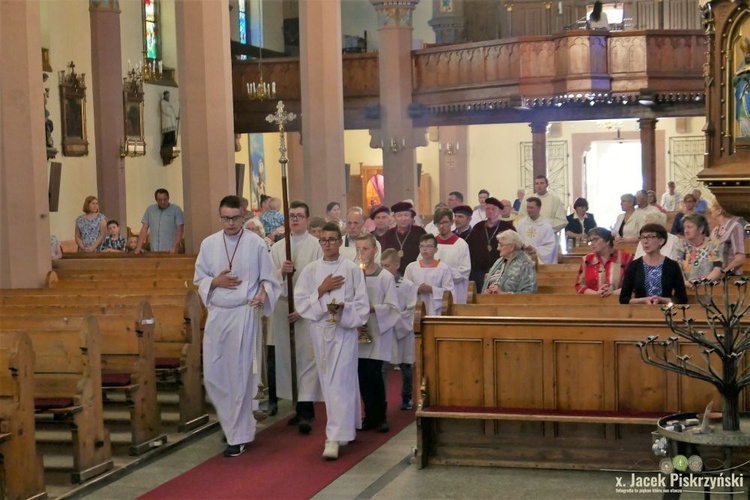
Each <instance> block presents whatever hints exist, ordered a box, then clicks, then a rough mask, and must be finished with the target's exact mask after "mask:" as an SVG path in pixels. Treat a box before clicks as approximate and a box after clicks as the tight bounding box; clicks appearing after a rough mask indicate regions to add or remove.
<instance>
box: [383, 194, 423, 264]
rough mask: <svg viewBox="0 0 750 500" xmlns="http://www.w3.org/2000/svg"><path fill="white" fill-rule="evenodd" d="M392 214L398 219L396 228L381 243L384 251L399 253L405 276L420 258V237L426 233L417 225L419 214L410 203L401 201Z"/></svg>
mask: <svg viewBox="0 0 750 500" xmlns="http://www.w3.org/2000/svg"><path fill="white" fill-rule="evenodd" d="M391 212H393V214H394V216H395V217H396V227H394V228H391V229H389V230H388V232H387V233H385V235H384V236H383V237H382V238H381V239H380V241H381V242H382V244H383V249H384V250H385V249H386V248H393V249H395V250H396V251H397V252H398V256H399V257H401V267H400V268H399V272H400V273H401V274H403V273H404V272H405V271H406V266H408V265H409V264H410V263H412V262H414V261H415V260H417V257H419V237H420V236H422V235H423V234H425V232H426V231H425V230H424V228H421V227H419V226H417V225H416V224H415V222H414V218H415V217H416V215H417V212H415V211H414V206H413V205H412V204H411V203H410V202H408V201H400V202H398V203H396V204H394V205H393V206H392V207H391Z"/></svg>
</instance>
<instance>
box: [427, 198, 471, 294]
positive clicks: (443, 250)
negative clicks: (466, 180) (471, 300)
mask: <svg viewBox="0 0 750 500" xmlns="http://www.w3.org/2000/svg"><path fill="white" fill-rule="evenodd" d="M432 219H433V222H434V223H435V226H436V227H437V230H438V234H437V235H436V236H435V241H437V253H436V254H435V258H436V259H438V260H439V261H440V262H443V263H444V264H445V265H446V266H448V268H450V270H451V275H452V276H453V300H454V302H455V303H456V304H466V296H467V295H468V290H469V273H471V257H470V256H469V245H468V244H467V243H466V241H464V240H463V239H462V238H459V237H458V235H457V234H456V233H454V232H453V231H452V230H451V225H452V224H453V211H452V210H451V209H450V208H438V209H437V210H435V216H434V217H433V218H432Z"/></svg>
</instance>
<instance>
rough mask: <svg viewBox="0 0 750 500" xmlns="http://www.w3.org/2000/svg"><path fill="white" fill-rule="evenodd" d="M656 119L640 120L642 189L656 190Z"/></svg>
mask: <svg viewBox="0 0 750 500" xmlns="http://www.w3.org/2000/svg"><path fill="white" fill-rule="evenodd" d="M657 121H658V120H657V119H656V118H641V119H640V120H638V125H639V126H640V129H641V168H642V169H643V189H646V190H648V189H654V190H655V189H656V122H657Z"/></svg>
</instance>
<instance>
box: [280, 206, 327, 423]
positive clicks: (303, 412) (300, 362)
mask: <svg viewBox="0 0 750 500" xmlns="http://www.w3.org/2000/svg"><path fill="white" fill-rule="evenodd" d="M309 219H310V208H309V207H308V206H307V204H306V203H304V202H301V201H293V202H292V203H291V204H290V205H289V229H290V231H291V233H292V239H291V249H292V260H290V261H289V260H286V238H284V239H282V240H279V241H277V242H276V243H275V244H274V245H273V247H271V261H272V262H273V266H274V270H275V272H276V277H277V278H278V280H279V282H280V283H281V297H279V301H278V302H277V304H276V307H275V308H274V310H273V317H272V319H271V328H270V330H271V332H273V340H274V344H275V346H276V348H275V351H276V394H277V395H278V397H280V398H284V399H288V400H290V401H291V400H292V399H293V398H292V366H291V361H292V357H291V349H290V342H289V323H294V341H295V352H296V356H297V358H296V362H297V406H296V408H295V412H296V415H295V416H294V417H293V418H292V419H290V420H289V425H297V426H298V428H299V431H300V432H301V433H302V434H308V433H309V432H310V431H311V430H312V425H311V422H312V421H313V420H314V419H315V408H314V406H313V403H314V402H315V401H322V400H323V393H322V391H321V389H320V380H319V378H318V370H317V367H316V366H315V354H314V352H313V346H312V341H311V340H310V323H309V321H307V320H306V319H303V318H300V316H299V313H297V312H296V311H294V312H292V313H291V314H289V301H288V300H287V290H288V284H287V281H286V280H287V279H288V278H289V275H290V274H291V273H294V274H291V275H292V283H296V282H297V278H298V277H299V273H300V272H301V271H302V269H304V268H305V266H307V265H308V264H310V263H311V262H315V261H316V260H318V259H320V258H321V257H323V250H322V249H321V248H320V243H319V242H318V238H316V237H314V236H312V235H311V234H310V233H308V232H307V222H308V221H309Z"/></svg>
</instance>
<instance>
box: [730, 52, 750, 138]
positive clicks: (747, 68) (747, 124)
mask: <svg viewBox="0 0 750 500" xmlns="http://www.w3.org/2000/svg"><path fill="white" fill-rule="evenodd" d="M739 43H740V49H741V50H742V55H743V60H742V63H740V64H739V65H738V67H737V70H736V71H735V72H734V79H733V83H734V110H735V111H734V118H735V120H737V123H738V124H739V133H738V137H750V95H748V94H749V93H750V39H748V38H747V37H743V38H742V40H740V42H739Z"/></svg>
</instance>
